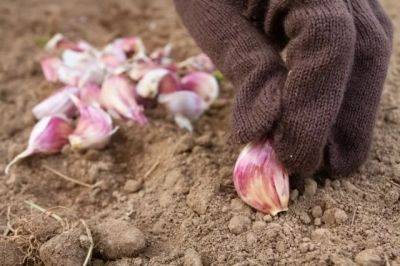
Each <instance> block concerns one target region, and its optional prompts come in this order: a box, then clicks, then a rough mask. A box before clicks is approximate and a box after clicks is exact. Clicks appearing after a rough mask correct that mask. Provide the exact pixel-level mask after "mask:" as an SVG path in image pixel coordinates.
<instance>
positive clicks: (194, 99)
mask: <svg viewBox="0 0 400 266" xmlns="http://www.w3.org/2000/svg"><path fill="white" fill-rule="evenodd" d="M158 102H159V103H160V104H162V105H164V106H165V108H166V109H167V110H168V111H169V112H170V113H171V114H172V115H173V116H174V119H175V122H176V123H177V125H178V126H179V127H181V128H185V129H187V130H188V131H192V130H193V127H192V124H191V121H194V120H197V119H198V118H199V117H200V116H201V114H202V113H203V112H204V110H205V109H206V108H207V105H206V104H205V102H204V101H203V99H202V98H201V97H200V96H199V95H197V94H196V93H194V92H192V91H176V92H172V93H167V94H160V95H159V97H158Z"/></svg>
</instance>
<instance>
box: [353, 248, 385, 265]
mask: <svg viewBox="0 0 400 266" xmlns="http://www.w3.org/2000/svg"><path fill="white" fill-rule="evenodd" d="M355 261H356V263H357V264H358V265H360V266H379V265H383V262H382V258H381V256H380V255H379V253H378V252H377V251H376V250H374V249H365V250H363V251H361V252H360V253H358V254H357V255H356V257H355Z"/></svg>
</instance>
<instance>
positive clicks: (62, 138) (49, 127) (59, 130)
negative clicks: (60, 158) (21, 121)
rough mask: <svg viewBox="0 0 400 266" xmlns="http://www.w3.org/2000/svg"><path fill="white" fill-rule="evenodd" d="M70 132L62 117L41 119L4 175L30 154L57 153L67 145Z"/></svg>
mask: <svg viewBox="0 0 400 266" xmlns="http://www.w3.org/2000/svg"><path fill="white" fill-rule="evenodd" d="M72 131H73V128H72V126H71V124H70V121H69V120H68V119H67V118H65V117H63V116H60V115H56V116H47V117H44V118H42V119H41V120H40V121H39V122H38V123H37V124H36V125H35V126H34V127H33V130H32V132H31V135H30V137H29V142H28V147H27V148H26V150H25V151H23V152H22V153H20V154H19V155H17V156H16V157H15V158H14V159H13V160H12V161H11V162H10V163H9V164H8V165H7V166H6V169H5V173H6V174H8V173H9V172H10V168H11V166H12V165H14V164H15V163H17V162H18V161H19V160H21V159H23V158H25V157H28V156H30V155H32V154H36V153H43V154H52V153H57V152H59V151H60V150H61V149H62V148H63V147H64V146H65V145H66V144H67V143H68V136H69V135H70V134H71V133H72Z"/></svg>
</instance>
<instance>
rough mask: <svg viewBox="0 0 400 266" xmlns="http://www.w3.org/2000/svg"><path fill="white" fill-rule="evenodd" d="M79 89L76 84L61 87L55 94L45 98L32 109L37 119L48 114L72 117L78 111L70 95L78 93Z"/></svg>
mask: <svg viewBox="0 0 400 266" xmlns="http://www.w3.org/2000/svg"><path fill="white" fill-rule="evenodd" d="M78 94H79V89H78V88H77V87H74V86H66V87H64V88H61V89H60V90H58V91H57V92H56V93H54V94H53V95H50V96H49V97H48V98H46V99H44V100H43V101H42V102H40V103H39V104H37V105H36V106H35V107H33V109H32V113H33V115H34V116H35V117H36V119H41V118H43V117H46V116H52V115H57V114H60V115H64V116H66V117H72V116H73V115H74V114H75V113H76V108H75V105H74V104H73V102H72V101H71V99H70V98H69V95H78Z"/></svg>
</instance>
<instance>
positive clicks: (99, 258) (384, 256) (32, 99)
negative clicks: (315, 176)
mask: <svg viewBox="0 0 400 266" xmlns="http://www.w3.org/2000/svg"><path fill="white" fill-rule="evenodd" d="M382 3H383V5H384V7H385V8H386V9H387V10H388V13H389V14H390V16H391V18H392V19H393V21H394V24H395V26H396V35H395V43H394V53H393V58H392V63H391V68H390V73H389V75H388V78H387V82H386V85H385V92H384V95H383V100H382V106H381V109H380V112H379V119H378V122H377V127H376V132H375V138H374V144H373V148H372V151H371V153H370V157H369V160H368V162H367V163H366V164H365V165H364V166H363V167H362V169H360V171H359V172H357V173H356V174H354V175H352V176H349V177H347V178H343V179H340V180H333V179H326V180H317V183H316V182H315V181H308V182H306V189H305V191H302V190H300V192H299V191H297V190H294V191H292V195H291V196H292V197H291V203H290V210H289V211H288V212H287V213H284V214H281V215H279V216H278V217H270V216H263V215H262V214H261V213H257V212H256V211H254V210H252V209H250V208H248V207H247V206H245V205H243V204H242V203H241V201H240V200H239V199H238V197H237V195H236V193H235V190H234V188H233V185H232V181H231V172H232V166H233V164H234V162H235V159H236V156H237V154H238V152H239V150H240V147H232V146H230V145H227V134H226V132H227V130H228V128H229V111H230V105H231V102H232V100H231V95H232V88H231V86H230V84H229V83H228V82H224V83H223V88H222V90H223V91H222V95H221V99H220V100H219V101H218V103H217V104H216V105H215V106H213V108H212V109H211V110H210V111H208V112H207V114H206V115H204V116H203V117H202V118H201V119H200V121H198V122H197V123H196V125H195V127H196V130H195V132H194V134H193V135H190V134H187V133H185V132H184V131H182V130H179V129H177V127H176V126H175V125H174V124H173V122H172V121H171V120H168V119H165V118H164V115H162V112H161V111H160V110H155V111H151V112H150V113H149V114H148V115H149V117H150V118H151V119H152V122H151V125H150V126H148V127H145V128H139V127H135V126H126V125H121V130H120V131H119V132H118V133H117V134H116V135H115V136H114V138H113V141H112V143H111V145H110V147H109V148H108V149H106V150H105V151H101V152H96V151H89V152H86V153H74V152H72V151H70V150H68V149H65V150H64V151H63V152H62V153H61V154H59V155H55V156H51V157H45V156H36V157H34V158H31V159H27V160H25V161H24V162H22V163H20V164H18V166H16V167H14V168H13V170H12V174H11V175H10V176H5V175H4V174H0V235H1V236H0V264H1V265H17V264H19V263H25V264H27V265H37V264H38V265H41V264H43V263H44V264H46V265H79V264H82V263H83V261H84V260H85V257H86V254H87V252H88V250H89V249H90V247H91V244H92V242H91V240H92V239H93V244H94V250H93V259H92V262H91V263H92V265H271V264H275V265H285V264H287V265H300V264H301V265H303V264H308V265H316V264H317V265H353V264H354V263H358V264H361V265H385V264H386V265H400V202H399V193H400V108H399V107H400V33H399V32H398V31H397V30H399V29H400V13H399V11H400V2H399V1H398V0H383V1H382ZM56 32H62V33H64V34H65V35H67V36H69V37H71V38H76V39H80V38H82V39H86V40H88V41H90V42H92V43H94V44H96V45H99V46H101V45H104V44H106V43H107V42H109V41H110V40H112V39H114V38H115V37H118V36H125V35H139V36H141V37H143V39H144V41H145V43H146V44H147V46H148V47H149V48H150V49H152V48H155V47H160V46H162V45H164V44H166V43H167V42H172V44H173V45H174V51H173V53H174V56H175V57H176V58H179V59H183V58H186V57H188V56H190V55H194V54H196V53H198V52H199V50H198V48H197V47H196V46H195V44H194V42H193V41H192V40H191V39H190V37H189V36H188V34H187V33H186V31H185V29H184V28H183V27H182V25H181V23H180V21H179V19H178V17H177V15H176V14H175V12H174V9H173V5H172V2H171V1H170V0H151V1H149V0H132V1H126V0H109V1H98V0H86V1H81V0H68V1H53V0H29V1H27V0H25V1H24V0H1V1H0V36H1V39H2V41H1V42H0V58H1V60H0V123H1V126H0V139H1V143H0V158H1V160H0V169H4V167H5V165H6V163H7V162H8V161H9V160H10V159H11V158H12V157H13V156H15V155H16V154H17V153H18V152H20V151H22V150H23V149H24V146H25V143H26V142H27V138H28V136H29V132H30V130H31V128H32V126H33V125H34V123H35V120H34V118H33V116H32V115H31V108H32V106H33V105H34V104H36V103H37V102H39V101H40V100H41V99H43V98H44V97H46V96H47V95H49V94H50V93H51V92H52V91H53V90H54V89H55V88H56V87H57V86H56V85H53V84H49V83H47V82H45V81H44V78H43V75H42V73H41V71H40V67H39V64H38V58H39V57H40V55H41V54H42V51H43V49H42V46H43V43H45V41H46V40H48V38H49V37H50V36H52V35H53V34H54V33H56ZM45 166H50V167H51V168H53V169H56V170H58V171H60V172H62V173H64V174H66V175H68V176H70V177H73V178H76V179H79V180H81V181H83V182H86V183H89V184H97V185H96V186H94V187H92V188H87V187H83V186H80V185H76V184H73V183H71V182H68V181H66V180H64V179H62V178H60V177H58V176H56V175H55V174H53V173H51V172H50V171H48V170H47V169H46V168H45ZM1 172H2V170H1ZM99 182H100V183H99ZM29 202H30V203H29ZM32 202H33V203H35V204H38V205H39V206H41V207H43V208H45V209H46V210H47V211H46V213H45V214H43V213H41V212H40V211H39V210H38V209H37V208H33V207H32ZM82 221H86V222H85V223H83V222H82ZM88 232H90V233H91V236H88Z"/></svg>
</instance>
